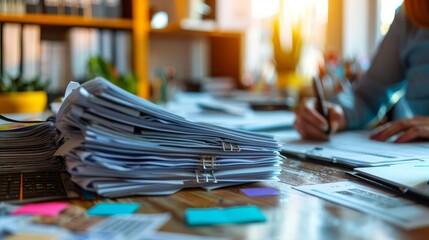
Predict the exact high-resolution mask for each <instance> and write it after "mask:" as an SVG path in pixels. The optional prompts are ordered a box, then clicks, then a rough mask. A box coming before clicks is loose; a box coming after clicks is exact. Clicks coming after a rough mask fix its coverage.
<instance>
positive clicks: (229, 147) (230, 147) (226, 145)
mask: <svg viewBox="0 0 429 240" xmlns="http://www.w3.org/2000/svg"><path fill="white" fill-rule="evenodd" d="M222 148H223V151H224V152H227V151H230V152H240V151H241V148H240V146H239V145H238V144H233V143H230V142H222Z"/></svg>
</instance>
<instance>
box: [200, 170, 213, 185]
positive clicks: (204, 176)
mask: <svg viewBox="0 0 429 240" xmlns="http://www.w3.org/2000/svg"><path fill="white" fill-rule="evenodd" d="M199 174H201V177H200V176H199ZM210 177H211V178H212V179H211V180H210ZM195 182H196V183H210V182H211V183H217V179H216V175H215V173H214V171H211V172H210V173H207V172H202V171H198V170H196V171H195Z"/></svg>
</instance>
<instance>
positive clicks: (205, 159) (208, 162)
mask: <svg viewBox="0 0 429 240" xmlns="http://www.w3.org/2000/svg"><path fill="white" fill-rule="evenodd" d="M216 158H217V156H209V155H202V156H201V158H200V160H201V163H202V165H203V169H204V170H212V169H216V166H217V164H216V162H215V160H216Z"/></svg>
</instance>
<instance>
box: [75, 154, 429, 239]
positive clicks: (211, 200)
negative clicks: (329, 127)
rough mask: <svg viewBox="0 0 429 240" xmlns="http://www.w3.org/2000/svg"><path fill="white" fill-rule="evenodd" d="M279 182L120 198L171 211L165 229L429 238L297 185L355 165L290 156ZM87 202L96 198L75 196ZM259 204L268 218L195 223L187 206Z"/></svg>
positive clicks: (334, 177)
mask: <svg viewBox="0 0 429 240" xmlns="http://www.w3.org/2000/svg"><path fill="white" fill-rule="evenodd" d="M282 169H283V171H282V174H281V175H280V181H279V182H271V183H254V184H248V185H241V186H235V187H228V188H223V189H218V190H214V191H210V192H207V191H205V190H203V189H186V190H182V191H180V192H178V193H176V194H174V195H170V196H163V197H130V198H120V199H116V201H120V202H138V203H140V204H141V205H142V207H141V208H140V210H139V212H140V213H160V212H169V213H170V214H171V215H172V218H171V220H170V221H169V222H168V223H167V224H166V225H164V226H163V227H162V228H161V229H160V230H161V231H168V232H177V233H187V234H193V235H206V236H216V237H225V238H228V239H258V240H259V239H267V240H271V239H377V240H382V239H429V227H426V228H420V229H416V230H403V229H400V228H397V227H395V226H393V225H390V224H389V223H387V222H384V221H383V220H381V219H379V218H376V217H373V216H370V215H367V214H364V213H360V212H357V211H354V210H351V209H349V208H346V207H342V206H339V205H336V204H334V203H330V202H328V201H325V200H323V199H319V198H317V197H313V196H311V195H307V194H305V193H301V192H299V191H297V190H294V189H292V188H291V187H292V186H298V185H303V184H317V183H329V182H337V181H341V180H346V179H353V178H352V177H350V176H348V175H346V174H345V172H347V171H349V170H350V169H347V168H342V167H339V166H337V165H332V164H324V163H322V164H319V163H315V162H309V161H297V160H293V159H287V160H285V162H284V164H283V166H282ZM262 186H270V187H273V188H276V189H278V190H279V192H280V195H279V196H264V197H253V198H250V197H247V196H245V195H244V194H242V193H241V192H240V188H243V187H262ZM72 203H75V204H78V205H81V206H83V207H85V208H89V207H91V206H92V205H93V204H95V203H96V202H95V201H93V202H91V201H85V202H84V201H72ZM236 205H256V206H259V207H260V208H261V209H262V210H263V212H264V213H265V215H266V216H267V218H268V221H267V222H265V223H252V224H242V225H224V226H207V227H189V226H187V225H186V222H185V215H184V209H186V208H206V207H227V206H236Z"/></svg>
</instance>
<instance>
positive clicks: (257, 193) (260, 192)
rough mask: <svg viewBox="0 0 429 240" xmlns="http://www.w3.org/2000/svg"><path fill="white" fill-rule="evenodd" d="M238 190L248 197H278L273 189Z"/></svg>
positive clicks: (277, 193)
mask: <svg viewBox="0 0 429 240" xmlns="http://www.w3.org/2000/svg"><path fill="white" fill-rule="evenodd" d="M240 190H241V191H242V192H243V193H244V194H246V195H247V196H249V197H261V196H272V195H279V192H278V191H277V190H276V189H274V188H242V189H240Z"/></svg>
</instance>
